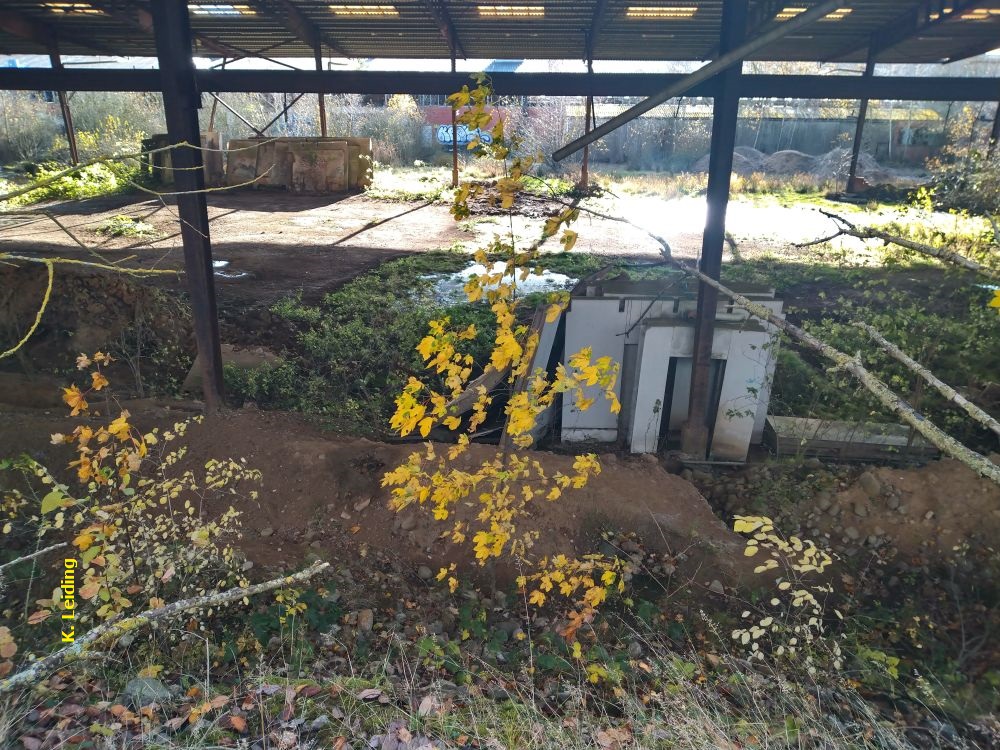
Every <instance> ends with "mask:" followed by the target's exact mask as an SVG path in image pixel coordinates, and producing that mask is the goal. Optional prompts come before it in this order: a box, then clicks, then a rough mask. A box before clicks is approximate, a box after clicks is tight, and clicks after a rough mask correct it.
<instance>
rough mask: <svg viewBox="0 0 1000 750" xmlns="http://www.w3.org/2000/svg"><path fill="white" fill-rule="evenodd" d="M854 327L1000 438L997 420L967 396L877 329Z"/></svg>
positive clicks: (868, 326)
mask: <svg viewBox="0 0 1000 750" xmlns="http://www.w3.org/2000/svg"><path fill="white" fill-rule="evenodd" d="M854 325H856V326H857V327H858V328H860V329H861V330H863V331H865V333H867V334H868V335H869V336H871V338H872V341H874V342H875V343H876V344H878V345H879V346H880V347H881V348H882V349H883V351H885V352H886V354H888V355H889V356H890V357H892V358H893V359H895V360H897V361H898V362H900V363H901V364H903V365H905V366H906V367H907V368H908V369H909V370H911V371H913V372H914V373H916V374H917V375H919V376H920V377H921V378H923V379H924V381H926V382H927V383H929V384H930V385H932V386H934V387H935V388H937V390H938V391H939V392H940V393H941V395H942V396H944V397H945V398H946V399H948V400H949V401H951V402H952V403H953V404H955V405H957V406H959V407H960V408H961V409H963V410H964V411H965V413H966V414H968V415H969V416H970V417H972V418H973V419H974V420H976V421H977V422H979V424H981V425H982V426H983V427H985V428H986V429H988V430H992V431H993V433H994V434H995V435H996V436H997V437H1000V422H997V420H995V419H994V418H993V417H991V416H990V415H989V414H987V413H986V412H985V411H983V410H982V409H980V408H979V407H978V406H976V405H975V404H974V403H972V402H971V401H969V400H968V399H967V398H965V396H963V395H962V394H961V393H959V392H958V391H956V390H955V389H954V388H952V387H951V386H950V385H948V384H947V383H945V382H944V381H942V380H939V379H938V377H937V376H936V375H935V374H934V373H933V372H931V371H930V370H928V369H927V368H926V367H923V366H922V365H921V364H920V363H919V362H917V361H916V360H914V359H911V358H910V357H909V356H908V355H907V354H906V352H904V351H903V350H902V349H900V348H899V347H898V346H896V345H895V344H893V343H892V342H891V341H889V340H888V339H886V338H885V337H884V336H883V335H882V334H881V333H879V332H878V330H877V329H875V328H873V327H872V326H870V325H868V324H867V323H863V322H861V321H858V322H856V323H855V324H854Z"/></svg>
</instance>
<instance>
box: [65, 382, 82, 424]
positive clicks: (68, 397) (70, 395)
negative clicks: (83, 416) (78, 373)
mask: <svg viewBox="0 0 1000 750" xmlns="http://www.w3.org/2000/svg"><path fill="white" fill-rule="evenodd" d="M63 401H65V402H66V405H67V406H69V408H70V409H72V411H71V412H70V414H69V415H70V416H71V417H75V416H76V415H77V414H79V413H80V412H81V411H86V409H87V405H88V404H87V399H86V397H84V395H83V391H81V390H80V389H79V388H77V387H76V386H75V385H71V386H70V387H69V388H63Z"/></svg>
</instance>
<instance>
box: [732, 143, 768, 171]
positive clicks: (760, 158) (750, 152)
mask: <svg viewBox="0 0 1000 750" xmlns="http://www.w3.org/2000/svg"><path fill="white" fill-rule="evenodd" d="M733 153H734V154H739V155H740V156H742V157H743V158H744V159H746V160H748V161H749V162H751V163H752V164H753V165H754V167H755V168H757V167H759V166H760V165H761V164H762V163H763V162H764V159H766V158H767V154H765V153H764V152H763V151H758V150H757V149H755V148H754V147H753V146H737V147H736V148H734V149H733Z"/></svg>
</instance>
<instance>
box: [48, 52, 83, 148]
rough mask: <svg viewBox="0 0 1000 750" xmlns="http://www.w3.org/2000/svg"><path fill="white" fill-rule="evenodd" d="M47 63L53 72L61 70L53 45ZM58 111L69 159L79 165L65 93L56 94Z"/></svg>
mask: <svg viewBox="0 0 1000 750" xmlns="http://www.w3.org/2000/svg"><path fill="white" fill-rule="evenodd" d="M49 63H50V64H51V65H52V68H53V70H62V67H63V64H62V57H61V56H60V55H59V47H58V46H56V44H55V43H53V44H52V45H51V46H50V47H49ZM57 95H58V97H59V111H60V112H62V119H63V128H64V129H65V131H66V143H67V144H68V145H69V158H70V161H71V162H73V164H79V163H80V152H79V151H78V150H77V148H76V128H74V127H73V112H72V110H70V108H69V99H68V98H67V96H66V92H65V91H60V92H58V94H57Z"/></svg>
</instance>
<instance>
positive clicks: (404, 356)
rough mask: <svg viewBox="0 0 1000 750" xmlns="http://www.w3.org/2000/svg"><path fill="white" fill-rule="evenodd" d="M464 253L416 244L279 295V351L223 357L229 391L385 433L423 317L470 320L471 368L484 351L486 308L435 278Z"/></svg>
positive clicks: (488, 322) (410, 369)
mask: <svg viewBox="0 0 1000 750" xmlns="http://www.w3.org/2000/svg"><path fill="white" fill-rule="evenodd" d="M601 262H602V261H601V260H600V259H598V258H595V257H581V256H574V255H570V254H553V255H551V256H546V258H545V266H546V267H547V268H550V269H551V270H553V271H555V272H558V273H565V274H567V275H570V276H574V277H575V276H579V275H583V274H585V273H589V272H592V271H594V270H596V269H597V268H599V267H600V266H601ZM470 263H471V257H470V256H469V255H467V254H466V253H464V252H451V251H441V252H435V253H421V254H419V255H413V256H410V257H408V258H403V259H400V260H394V261H390V262H388V263H385V264H383V265H381V266H379V268H378V269H377V270H375V271H372V272H370V273H367V274H364V275H363V276H359V277H358V278H356V279H354V280H352V281H350V282H349V283H347V284H345V285H344V286H343V287H342V288H341V289H339V290H337V291H335V292H330V293H329V294H326V295H325V296H324V297H323V298H322V299H321V300H320V301H319V302H318V303H315V304H308V303H304V302H303V301H302V299H301V298H288V299H285V300H282V301H281V302H279V303H278V304H277V305H275V306H274V308H273V309H272V313H273V314H274V315H275V316H276V317H277V318H279V319H280V320H281V321H284V322H285V323H287V324H288V325H290V326H291V328H292V330H293V334H292V338H291V342H290V344H289V345H288V347H287V350H286V351H284V352H283V353H282V359H281V361H280V362H278V363H275V364H272V365H269V366H266V367H262V368H260V369H257V370H250V371H246V370H242V371H241V370H238V369H236V368H230V367H227V368H226V385H227V389H228V391H229V392H230V394H231V395H232V396H233V397H235V398H236V399H237V400H242V399H250V400H253V401H254V402H256V403H257V404H259V405H260V406H263V407H266V408H276V409H292V410H296V411H302V412H305V413H307V414H312V415H316V416H319V417H320V418H321V419H322V420H323V421H324V422H326V423H328V424H329V425H330V426H331V427H333V428H335V429H338V430H342V431H344V432H349V433H351V434H355V435H368V436H372V435H374V436H385V435H387V434H388V424H389V417H390V416H391V415H392V413H393V411H394V410H395V402H394V399H395V394H396V393H397V392H398V390H400V389H401V388H402V387H403V386H404V385H405V384H406V382H407V379H408V378H409V377H410V376H411V375H412V374H413V373H416V372H419V371H420V370H421V369H422V364H423V363H422V361H421V360H420V357H419V355H418V354H417V351H416V347H417V344H418V343H420V340H421V339H422V338H423V337H424V336H425V335H426V332H427V325H428V323H429V322H430V321H431V320H433V319H435V318H438V317H441V316H442V315H447V316H449V317H450V318H451V320H452V322H453V323H454V324H456V325H465V326H467V325H469V324H474V325H475V326H476V329H477V331H478V333H477V336H476V338H475V339H474V340H473V341H472V342H470V354H471V355H472V357H473V358H474V360H475V362H476V367H477V368H480V369H479V370H478V372H481V368H482V366H483V364H484V363H485V362H486V361H487V360H488V354H489V351H490V348H489V342H491V341H492V338H490V337H491V336H492V335H493V332H494V328H495V323H494V321H493V317H492V314H491V312H490V310H489V308H488V307H487V306H486V305H484V304H471V303H467V302H463V303H458V304H456V303H454V302H451V301H449V300H447V299H444V298H442V296H441V294H440V293H439V291H438V290H437V287H436V284H438V282H439V281H440V279H441V276H442V275H444V274H452V273H456V272H458V271H461V270H462V269H464V268H466V267H467V266H468V265H469V264H470ZM373 334H374V335H373ZM478 372H477V374H478Z"/></svg>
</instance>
